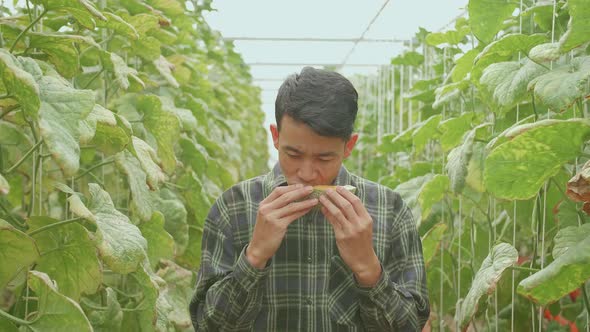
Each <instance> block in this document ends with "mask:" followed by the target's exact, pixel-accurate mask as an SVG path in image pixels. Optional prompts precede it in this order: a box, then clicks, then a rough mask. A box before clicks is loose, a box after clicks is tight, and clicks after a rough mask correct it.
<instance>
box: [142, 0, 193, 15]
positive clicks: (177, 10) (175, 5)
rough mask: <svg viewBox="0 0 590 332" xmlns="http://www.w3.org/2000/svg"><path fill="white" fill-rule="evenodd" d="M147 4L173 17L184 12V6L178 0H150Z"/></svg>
mask: <svg viewBox="0 0 590 332" xmlns="http://www.w3.org/2000/svg"><path fill="white" fill-rule="evenodd" d="M149 4H150V5H152V6H153V7H154V8H156V9H159V10H161V11H162V12H164V14H166V15H167V16H171V17H174V16H179V15H182V14H184V7H183V6H182V5H181V3H180V2H179V1H178V0H150V1H149Z"/></svg>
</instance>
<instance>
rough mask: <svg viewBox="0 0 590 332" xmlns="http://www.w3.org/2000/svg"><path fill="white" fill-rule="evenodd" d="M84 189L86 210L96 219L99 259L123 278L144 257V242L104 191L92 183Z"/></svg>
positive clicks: (138, 232)
mask: <svg viewBox="0 0 590 332" xmlns="http://www.w3.org/2000/svg"><path fill="white" fill-rule="evenodd" d="M88 186H89V189H90V206H89V208H88V209H89V210H90V211H91V212H92V213H93V214H94V217H95V219H96V228H97V229H96V234H95V236H96V243H97V247H98V252H99V253H100V256H101V258H102V259H103V261H104V262H105V263H106V264H107V265H108V266H109V267H110V268H111V270H113V272H116V273H121V274H125V273H129V272H133V271H135V270H136V269H137V267H138V265H139V263H140V262H142V261H143V260H144V259H145V257H146V252H147V241H146V240H145V239H144V238H143V236H142V235H141V232H140V231H139V229H138V228H137V227H136V226H135V225H133V224H131V222H130V221H129V218H127V216H125V215H124V214H122V213H121V212H119V211H117V210H116V209H115V206H114V205H113V201H112V200H111V197H110V196H109V194H108V193H107V192H106V191H104V190H102V189H101V188H100V186H99V185H97V184H95V183H90V184H89V185H88ZM72 212H73V213H76V211H72ZM80 217H84V216H83V215H80Z"/></svg>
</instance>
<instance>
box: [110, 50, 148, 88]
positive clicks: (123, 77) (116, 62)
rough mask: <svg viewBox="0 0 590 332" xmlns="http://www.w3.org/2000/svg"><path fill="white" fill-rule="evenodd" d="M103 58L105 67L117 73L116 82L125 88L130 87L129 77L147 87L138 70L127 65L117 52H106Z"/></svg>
mask: <svg viewBox="0 0 590 332" xmlns="http://www.w3.org/2000/svg"><path fill="white" fill-rule="evenodd" d="M102 59H103V65H104V67H105V68H106V69H108V70H109V71H111V72H112V73H114V74H115V82H117V83H118V84H120V85H121V87H122V88H123V89H124V90H127V89H129V77H131V78H133V79H134V80H135V81H136V82H137V83H139V84H140V85H141V86H142V87H144V88H145V83H144V82H143V81H142V80H141V78H139V76H138V74H137V70H135V69H134V68H131V67H129V66H127V63H126V62H125V60H123V58H121V57H120V56H118V55H117V54H116V53H109V52H105V54H104V55H103V57H102Z"/></svg>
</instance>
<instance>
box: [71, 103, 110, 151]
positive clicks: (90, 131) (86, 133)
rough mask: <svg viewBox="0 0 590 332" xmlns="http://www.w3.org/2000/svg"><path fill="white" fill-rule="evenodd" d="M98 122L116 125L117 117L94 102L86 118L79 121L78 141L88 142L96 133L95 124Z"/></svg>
mask: <svg viewBox="0 0 590 332" xmlns="http://www.w3.org/2000/svg"><path fill="white" fill-rule="evenodd" d="M98 123H101V124H105V125H107V126H116V125H117V119H116V118H115V114H114V113H113V112H111V111H109V110H108V109H106V108H104V107H102V106H101V105H99V104H95V105H94V108H92V111H91V112H90V114H88V116H87V117H86V119H84V120H82V121H80V124H79V125H80V143H82V144H88V143H90V141H92V139H93V138H94V136H95V135H96V126H97V124H98Z"/></svg>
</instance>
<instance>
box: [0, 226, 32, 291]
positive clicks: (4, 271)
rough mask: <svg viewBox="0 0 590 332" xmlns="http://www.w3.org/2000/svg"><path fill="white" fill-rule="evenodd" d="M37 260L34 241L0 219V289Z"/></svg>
mask: <svg viewBox="0 0 590 332" xmlns="http://www.w3.org/2000/svg"><path fill="white" fill-rule="evenodd" d="M38 258H39V249H37V246H36V244H35V241H34V240H33V239H32V238H31V237H29V236H28V235H27V234H25V233H23V232H21V231H19V230H18V229H16V228H14V227H12V225H10V224H9V223H7V222H6V221H4V220H2V219H0V261H2V264H0V288H4V287H5V286H6V284H7V283H8V282H9V281H10V280H12V278H14V277H15V276H16V275H17V274H18V273H19V272H21V271H22V270H24V269H26V268H27V267H28V266H29V265H31V264H33V263H34V262H35V261H36V260H37V259H38Z"/></svg>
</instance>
